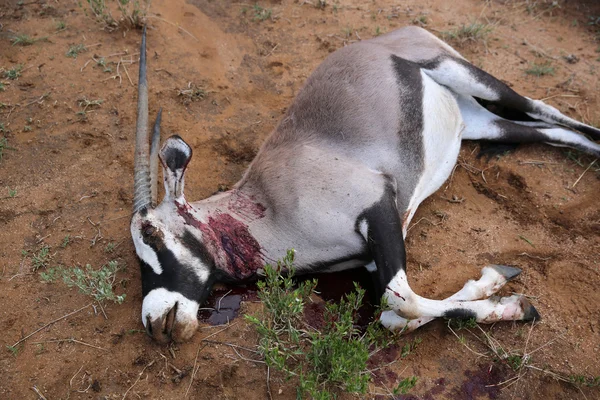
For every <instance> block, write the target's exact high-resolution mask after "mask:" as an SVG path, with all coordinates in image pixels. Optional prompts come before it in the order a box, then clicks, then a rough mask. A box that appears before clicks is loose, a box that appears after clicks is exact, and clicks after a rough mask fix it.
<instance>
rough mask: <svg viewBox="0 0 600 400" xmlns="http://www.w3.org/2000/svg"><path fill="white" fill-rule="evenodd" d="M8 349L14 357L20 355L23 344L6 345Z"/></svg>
mask: <svg viewBox="0 0 600 400" xmlns="http://www.w3.org/2000/svg"><path fill="white" fill-rule="evenodd" d="M6 349H7V350H8V351H9V352H10V354H12V356H13V357H16V356H18V355H19V351H20V350H21V346H20V345H18V346H10V345H8V344H7V345H6Z"/></svg>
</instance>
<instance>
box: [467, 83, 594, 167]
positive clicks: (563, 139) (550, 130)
mask: <svg viewBox="0 0 600 400" xmlns="http://www.w3.org/2000/svg"><path fill="white" fill-rule="evenodd" d="M457 102H458V106H459V108H460V113H461V114H462V116H463V120H464V122H465V125H466V127H465V130H464V131H463V136H462V137H463V139H467V140H480V139H484V140H492V141H499V142H512V143H528V142H546V143H548V144H551V145H553V146H565V147H572V148H575V149H577V150H581V151H583V152H586V153H588V154H591V155H593V156H595V157H600V145H598V144H596V143H594V142H592V141H591V140H588V139H586V138H585V137H584V136H582V135H579V134H577V133H575V132H573V131H570V130H568V129H564V128H561V127H559V126H558V125H555V124H554V125H553V124H549V123H546V122H541V121H510V120H507V119H504V118H500V117H498V116H497V115H495V114H493V113H491V112H490V111H488V110H487V109H485V108H484V107H482V106H481V105H480V104H479V103H477V102H476V101H475V99H473V98H472V97H467V96H462V95H457Z"/></svg>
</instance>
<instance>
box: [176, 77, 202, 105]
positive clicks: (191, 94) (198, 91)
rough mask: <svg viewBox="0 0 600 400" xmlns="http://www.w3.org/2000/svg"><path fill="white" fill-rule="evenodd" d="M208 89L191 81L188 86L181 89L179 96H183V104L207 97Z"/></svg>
mask: <svg viewBox="0 0 600 400" xmlns="http://www.w3.org/2000/svg"><path fill="white" fill-rule="evenodd" d="M206 94H207V92H206V90H205V89H204V88H202V87H200V86H197V85H196V84H195V83H192V82H189V83H188V85H187V88H185V89H179V91H178V93H177V96H179V97H181V99H182V101H183V104H186V105H187V104H189V103H190V102H192V101H198V100H203V99H204V98H205V97H206Z"/></svg>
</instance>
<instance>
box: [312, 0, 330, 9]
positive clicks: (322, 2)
mask: <svg viewBox="0 0 600 400" xmlns="http://www.w3.org/2000/svg"><path fill="white" fill-rule="evenodd" d="M315 7H316V8H319V9H321V10H324V9H325V7H327V0H317V1H316V2H315Z"/></svg>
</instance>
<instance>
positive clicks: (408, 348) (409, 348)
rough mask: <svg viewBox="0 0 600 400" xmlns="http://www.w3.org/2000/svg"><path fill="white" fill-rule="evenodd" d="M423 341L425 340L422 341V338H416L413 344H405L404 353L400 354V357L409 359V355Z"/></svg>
mask: <svg viewBox="0 0 600 400" xmlns="http://www.w3.org/2000/svg"><path fill="white" fill-rule="evenodd" d="M422 341H423V339H421V338H420V337H416V338H415V339H414V340H413V341H412V343H411V342H409V343H405V344H404V346H402V352H401V353H400V357H402V358H405V357H408V355H409V354H410V353H412V352H413V351H414V350H415V349H416V348H417V346H418V345H419V344H420V343H421V342H422Z"/></svg>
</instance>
